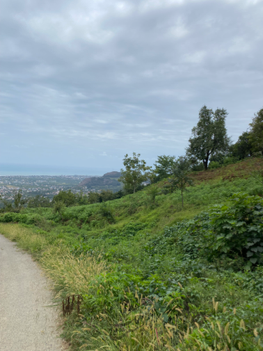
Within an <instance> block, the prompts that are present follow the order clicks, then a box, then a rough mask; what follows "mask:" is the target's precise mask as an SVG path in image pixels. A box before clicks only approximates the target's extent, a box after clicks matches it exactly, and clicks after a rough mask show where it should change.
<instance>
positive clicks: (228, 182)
mask: <svg viewBox="0 0 263 351" xmlns="http://www.w3.org/2000/svg"><path fill="white" fill-rule="evenodd" d="M262 165H263V162H262V158H254V159H252V158H251V159H247V160H245V161H242V162H238V163H236V164H233V165H228V166H226V167H223V168H219V169H216V170H210V171H206V172H196V173H193V174H192V178H193V179H194V186H193V187H189V188H188V191H187V192H186V193H185V199H184V208H182V205H181V196H180V193H179V192H174V193H172V194H167V195H164V194H162V193H161V190H162V188H163V187H164V186H165V183H166V180H164V181H161V182H160V183H157V185H151V186H147V187H145V189H144V190H142V191H139V192H137V193H135V194H133V195H127V196H124V197H122V198H121V199H118V200H113V201H108V202H106V203H98V204H92V205H85V206H74V207H67V208H62V209H61V210H60V211H58V212H57V213H54V211H53V209H52V208H35V209H26V208H25V209H22V210H21V211H20V213H13V212H12V213H5V214H1V216H0V222H1V223H0V232H1V233H3V234H4V235H6V236H7V237H9V238H10V239H11V240H15V241H17V242H18V244H19V245H20V247H22V248H23V249H25V250H28V251H30V252H31V253H32V254H33V255H34V257H35V258H36V259H37V260H39V262H40V264H41V265H42V266H43V267H44V269H45V270H46V272H47V274H48V275H49V276H50V277H51V278H52V279H53V281H54V283H55V289H56V292H57V294H56V299H57V301H58V302H59V303H61V301H62V300H63V299H64V298H65V297H67V296H70V295H72V294H78V295H81V297H82V299H83V301H82V303H81V309H80V314H78V313H77V311H76V310H74V311H73V313H71V314H70V315H66V316H65V317H64V329H63V336H64V337H65V338H66V340H68V342H69V343H70V345H71V347H72V349H73V350H99V349H106V350H182V351H183V350H231V351H232V350H240V351H241V350H242V351H243V350H244V351H252V350H253V351H256V350H263V259H262V252H263V200H262V195H263V184H262V181H261V179H260V178H257V177H255V176H253V171H255V169H262ZM153 186H157V187H158V195H157V196H156V197H155V198H153V197H152V196H151V191H150V190H151V187H153ZM261 244H262V245H261ZM261 248H262V250H261Z"/></svg>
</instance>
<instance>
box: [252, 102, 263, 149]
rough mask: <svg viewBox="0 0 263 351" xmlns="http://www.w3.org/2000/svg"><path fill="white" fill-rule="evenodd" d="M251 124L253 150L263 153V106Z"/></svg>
mask: <svg viewBox="0 0 263 351" xmlns="http://www.w3.org/2000/svg"><path fill="white" fill-rule="evenodd" d="M250 126H251V131H250V140H251V143H252V146H253V150H254V151H259V152H261V154H263V108H262V109H261V110H259V111H258V113H257V114H256V115H255V117H254V118H253V121H252V123H251V124H250Z"/></svg>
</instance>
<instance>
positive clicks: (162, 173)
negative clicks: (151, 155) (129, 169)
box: [152, 155, 175, 183]
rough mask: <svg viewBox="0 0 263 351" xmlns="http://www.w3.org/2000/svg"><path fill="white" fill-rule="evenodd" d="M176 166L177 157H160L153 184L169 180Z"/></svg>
mask: <svg viewBox="0 0 263 351" xmlns="http://www.w3.org/2000/svg"><path fill="white" fill-rule="evenodd" d="M174 165H175V156H166V155H162V156H158V158H157V161H156V163H155V164H154V166H155V169H154V170H153V173H152V183H156V182H158V181H160V180H162V179H164V178H168V177H169V176H170V175H171V174H172V169H173V167H174Z"/></svg>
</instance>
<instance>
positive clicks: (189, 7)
mask: <svg viewBox="0 0 263 351" xmlns="http://www.w3.org/2000/svg"><path fill="white" fill-rule="evenodd" d="M262 17H263V5H262V1H245V0H244V1H230V0H225V1H219V0H217V1H212V2H211V1H208V0H203V1H202V0H199V1H197V0H196V1H194V0H192V1H183V0H162V1H161V0H151V1H139V0H126V1H117V0H116V1H113V0H112V1H106V0H100V1H95V0H91V1H88V2H87V1H84V0H77V1H75V2H74V3H73V2H70V1H61V0H57V1H53V2H52V1H38V0H34V1H31V2H21V1H15V0H9V1H7V0H5V1H3V6H2V11H1V14H0V20H1V28H0V31H1V33H2V34H1V37H0V39H1V43H2V49H1V53H0V60H1V70H0V78H1V81H2V83H1V85H2V88H1V94H0V108H1V116H0V125H1V128H2V131H1V133H2V132H3V133H4V135H3V136H2V137H1V141H2V143H3V145H6V143H8V142H9V143H12V142H13V143H14V145H21V149H22V147H23V148H24V147H27V146H28V145H29V146H30V145H32V143H33V145H34V148H32V150H30V147H28V148H27V149H29V150H28V152H26V153H25V154H24V156H23V157H24V160H25V162H26V163H30V160H36V159H37V156H36V154H37V153H38V152H39V153H40V154H41V157H42V158H43V164H47V162H51V163H52V162H53V163H57V162H58V160H60V161H59V162H65V158H64V155H63V153H69V150H71V152H72V151H73V154H74V156H72V158H70V157H71V156H69V159H68V161H70V162H73V161H74V162H75V164H76V165H78V164H79V165H80V164H82V162H83V159H84V158H86V159H89V157H91V159H93V161H92V162H96V159H95V160H94V157H93V156H94V152H95V153H96V154H97V155H98V157H100V156H99V155H101V156H102V155H105V154H104V153H105V152H106V154H107V155H108V156H107V157H106V156H103V159H104V162H107V160H108V159H109V160H112V159H111V155H114V156H116V158H115V159H114V160H115V161H114V162H115V163H114V164H115V165H116V168H118V167H120V166H121V159H122V155H124V154H125V153H126V152H132V151H137V152H140V153H141V154H142V155H144V154H145V157H146V158H148V159H149V160H152V159H154V157H156V156H157V155H159V154H165V153H170V154H175V155H179V154H182V153H184V149H185V147H186V146H187V140H188V138H189V136H190V134H191V129H192V127H193V126H194V125H195V124H196V122H197V120H198V112H199V110H200V108H201V107H202V106H203V105H204V104H206V105H208V106H209V107H211V108H214V109H215V108H217V107H224V108H226V109H227V110H228V112H229V116H228V120H227V126H228V130H229V134H230V135H232V136H233V140H235V139H236V138H237V137H238V136H239V135H240V134H241V132H243V131H244V130H246V129H247V127H248V123H249V122H250V120H251V118H252V117H253V115H254V113H255V112H256V111H258V110H259V109H260V108H262V90H263V89H262V88H263V61H262V56H263V55H262V54H263V45H262V41H263V24H262ZM15 140H17V141H19V143H17V142H15ZM44 148H46V150H47V152H46V153H45V150H43V149H44ZM16 149H17V148H16ZM12 150H13V149H12V145H11V148H10V150H9V151H8V155H4V156H2V157H3V161H5V157H8V158H9V159H10V158H11V159H13V160H14V162H16V160H17V151H12ZM14 150H15V148H14ZM48 150H53V155H51V151H48ZM94 150H95V151H94ZM105 150H106V151H105ZM76 153H77V154H82V156H78V157H75V154H76ZM89 153H90V155H89ZM91 154H92V155H91ZM19 159H21V155H20V156H19ZM0 162H1V159H0ZM78 162H79V163H78ZM109 162H112V161H109Z"/></svg>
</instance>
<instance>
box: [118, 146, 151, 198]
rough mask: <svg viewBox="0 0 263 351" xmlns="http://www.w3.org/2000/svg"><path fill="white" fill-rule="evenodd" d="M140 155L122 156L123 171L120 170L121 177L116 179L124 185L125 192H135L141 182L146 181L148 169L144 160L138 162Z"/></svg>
mask: <svg viewBox="0 0 263 351" xmlns="http://www.w3.org/2000/svg"><path fill="white" fill-rule="evenodd" d="M140 156H141V155H140V154H136V153H135V152H134V153H133V156H132V157H129V156H128V154H126V155H125V156H124V159H123V165H124V167H125V170H124V169H121V177H120V178H119V179H118V180H119V181H120V182H122V183H123V184H124V188H125V190H126V191H128V192H129V191H132V192H133V193H135V191H136V190H137V189H138V187H139V186H140V185H141V184H142V182H144V181H146V180H147V179H148V177H149V175H150V174H149V172H148V171H149V170H150V167H148V166H146V162H145V161H144V160H140V159H139V157H140Z"/></svg>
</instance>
